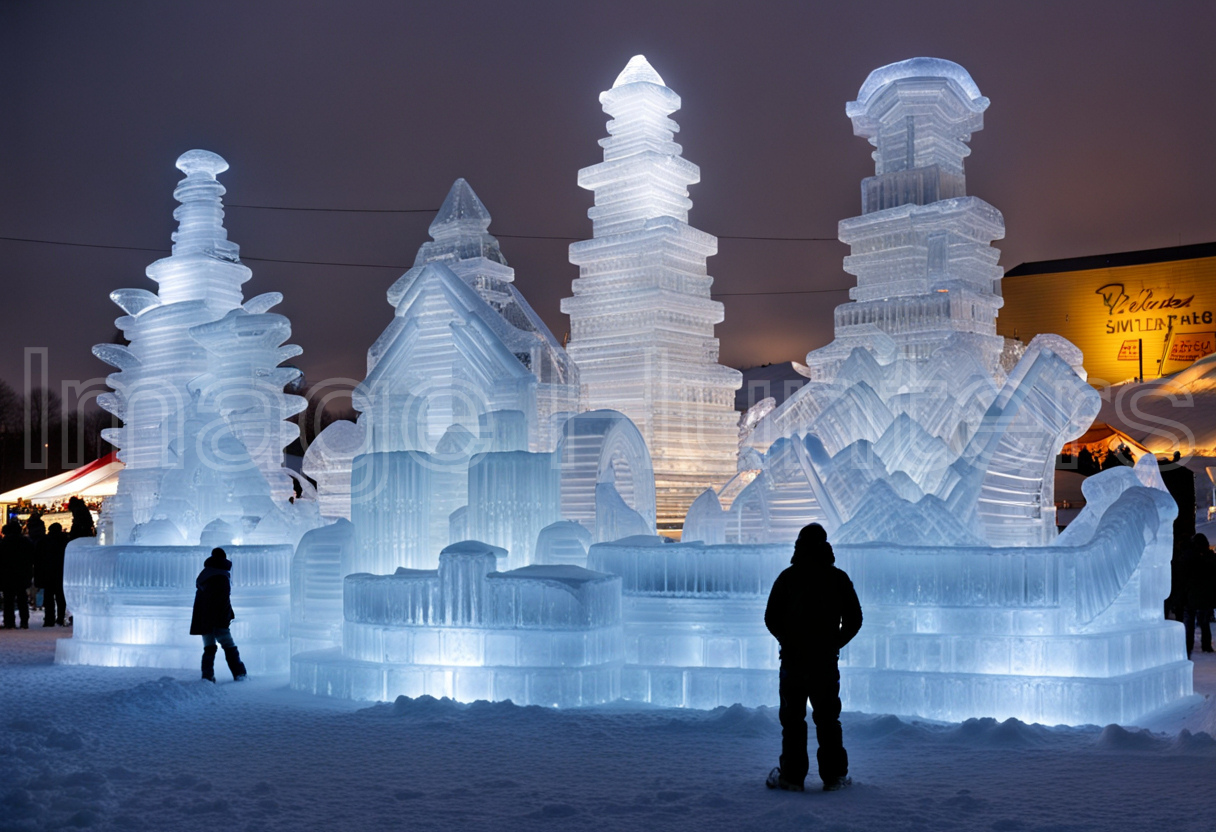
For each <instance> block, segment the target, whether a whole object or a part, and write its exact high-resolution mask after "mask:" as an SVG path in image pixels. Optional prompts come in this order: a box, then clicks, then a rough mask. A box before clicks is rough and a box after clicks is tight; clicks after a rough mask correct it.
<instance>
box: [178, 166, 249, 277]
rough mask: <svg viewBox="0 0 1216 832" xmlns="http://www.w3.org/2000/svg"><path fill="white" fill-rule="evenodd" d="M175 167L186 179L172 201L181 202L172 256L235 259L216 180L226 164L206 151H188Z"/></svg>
mask: <svg viewBox="0 0 1216 832" xmlns="http://www.w3.org/2000/svg"><path fill="white" fill-rule="evenodd" d="M177 168H178V170H180V171H182V172H183V173H184V174H186V178H185V179H183V180H182V181H181V182H179V183H178V185H177V189H176V190H175V191H174V192H173V198H174V199H176V200H177V201H178V202H180V203H181V206H180V207H178V208H177V210H175V211H174V212H173V218H174V219H175V220H177V222H178V227H177V231H176V232H174V234H173V253H174V254H190V253H192V252H196V251H197V252H202V253H204V254H210V255H211V256H213V257H220V258H222V259H224V260H236V259H237V258H238V251H239V247H238V246H237V245H236V243H231V242H229V241H228V232H227V230H226V229H225V228H224V207H223V204H222V202H221V200H220V197H222V196H223V195H224V193H225V190H224V186H223V185H221V184H220V183H219V182H218V181H217V180H216V178H215V177H216V176H217V175H218V174H221V173H223V172H224V171H226V170H228V163H227V162H226V161H224V158H223V157H222V156H220V155H219V154H216V153H212V152H211V151H209V150H188V151H186V152H185V153H183V154H182V155H181V156H179V157H178V159H177Z"/></svg>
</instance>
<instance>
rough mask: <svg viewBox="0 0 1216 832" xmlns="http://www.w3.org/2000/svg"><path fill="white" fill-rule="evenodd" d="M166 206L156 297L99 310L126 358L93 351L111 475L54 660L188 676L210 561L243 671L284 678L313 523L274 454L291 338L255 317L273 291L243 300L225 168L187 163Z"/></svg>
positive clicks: (78, 544) (70, 578)
mask: <svg viewBox="0 0 1216 832" xmlns="http://www.w3.org/2000/svg"><path fill="white" fill-rule="evenodd" d="M177 167H178V168H179V169H180V170H181V171H182V172H183V173H185V174H186V177H185V179H183V180H182V181H181V182H180V183H179V184H178V186H177V189H176V190H175V191H174V197H175V198H176V199H177V200H178V201H179V202H180V203H181V205H180V207H179V208H178V209H177V210H176V211H175V212H174V217H175V218H176V219H177V221H178V230H177V232H176V233H175V234H174V235H173V252H172V254H171V256H169V257H166V258H164V259H161V260H158V261H156V262H155V263H153V264H152V265H151V266H149V267H148V277H150V278H151V279H152V280H153V281H155V282H156V283H157V284H158V292H157V293H155V294H154V293H152V292H149V291H147V290H145V289H121V290H119V291H116V292H114V293H112V294H111V296H110V297H111V298H112V299H113V300H114V302H115V303H117V304H118V305H119V306H120V307H121V308H122V310H123V311H124V312H125V313H126V314H125V315H124V316H123V317H120V318H119V319H118V321H117V325H118V327H119V328H120V329H121V330H122V331H123V334H124V336H125V337H126V338H127V339H128V340H129V342H130V345H129V346H120V345H117V344H101V345H98V346H97V347H94V349H93V352H94V354H95V355H96V356H97V357H98V358H101V359H102V360H104V361H106V362H107V363H109V364H111V365H113V366H114V367H116V368H117V369H118V372H115V373H113V374H111V375H110V376H109V379H108V381H109V383H110V386H111V388H112V390H113V392H112V393H108V394H106V395H104V396H102V397H101V399H100V404H101V405H102V406H103V407H104V408H105V409H107V410H109V411H110V412H111V413H113V414H114V415H115V416H118V417H119V418H120V419H122V421H123V426H122V427H121V428H112V429H109V430H107V431H106V432H105V437H106V439H107V440H108V441H110V442H111V443H113V444H114V445H115V446H117V447H118V448H119V449H120V450H119V457H120V459H122V460H123V462H124V463H125V468H124V470H123V471H122V472H121V473H120V474H119V480H118V492H117V494H115V495H114V497H112V498H110V499H109V500H107V501H106V504H105V507H104V509H103V512H102V519H101V523H100V524H99V537H98V539H96V540H94V539H85V538H82V539H79V540H76V541H73V543H72V544H71V545H70V546H69V548H68V553H67V558H66V561H65V575H64V584H65V591H66V594H67V597H68V599H69V601H68V603H69V604H71V608H72V611H73V616H74V618H75V631H74V634H73V637H72V638H71V639H61V640H60V641H59V644H58V648H57V652H56V660H57V661H59V662H63V663H69V664H103V665H150V666H156V667H197V665H198V641H197V637H191V636H190V635H189V626H190V614H191V606H192V604H193V600H194V577H195V575H197V574H198V571H199V570H200V569H201V568H202V564H203V560H204V559H205V558H206V557H207V555H208V554H209V553H210V550H211V548H212V547H214V546H223V547H224V548H225V549H226V550H227V552H228V555H229V558H230V559H231V560H232V562H233V594H232V604H233V607H234V609H235V610H236V613H237V621H236V622H235V623H234V624H233V635H234V637H235V638H236V640H237V642H238V644H239V645H240V647H241V649H242V651H243V656H244V657H245V661H246V664H247V665H248V666H249V667H250V669H251V671H253V672H262V671H266V670H285V669H286V667H287V660H288V655H289V654H288V645H287V621H288V567H289V564H290V559H291V553H292V549H293V547H294V544H295V542H296V541H297V540H298V539H299V537H300V535H301V534H303V533H304V531H306V530H307V529H309V528H311V527H312V526H315V525H317V523H318V522H319V521H320V517H319V514H318V513H317V510H316V503H315V500H312V499H309V498H310V497H311V496H312V494H311V488H310V487H309V486H308V484H307V483H306V482H303V483H301V489H302V490H303V491H304V494H303V497H304V499H301V500H297V501H295V502H294V503H292V502H289V500H288V498H289V497H291V496H292V493H293V486H292V475H291V473H290V472H289V471H288V470H287V469H286V468H285V467H284V466H283V448H284V446H286V445H287V444H288V443H289V442H291V441H292V440H293V439H294V438H295V437H296V435H297V434H298V428H297V427H296V425H294V424H292V423H291V422H288V421H285V420H286V419H287V417H289V416H291V415H293V414H295V413H298V412H299V411H300V410H302V409H303V408H304V400H303V399H302V398H300V397H299V396H294V395H290V394H286V393H284V386H285V385H287V384H288V383H289V382H291V381H292V380H294V379H295V378H296V377H297V376H298V375H299V371H298V370H296V369H293V368H290V367H280V366H279V364H280V363H281V362H283V361H284V360H286V359H288V358H291V357H292V356H295V355H298V354H299V352H300V349H299V347H296V346H293V345H286V346H284V341H286V339H287V338H288V337H289V335H290V333H291V325H290V323H289V322H288V320H287V319H286V318H285V317H283V316H282V315H277V314H274V313H271V312H269V311H268V310H269V309H270V308H272V307H273V306H275V305H276V304H278V303H279V302H280V301H281V300H282V296H281V295H279V294H278V293H277V292H269V293H266V294H263V295H258V296H257V297H254V298H252V299H250V300H248V301H245V300H244V299H243V296H242V291H241V286H242V285H243V284H244V283H245V282H246V281H248V280H249V277H250V270H249V269H248V268H247V267H246V266H244V265H243V264H242V263H241V262H240V259H239V256H238V247H237V245H236V244H235V243H232V242H231V241H229V240H228V238H227V232H226V230H225V229H224V226H223V216H224V212H223V206H222V203H221V201H220V197H221V196H222V195H223V194H224V188H223V186H221V185H220V184H219V182H218V181H217V180H216V176H217V175H218V174H220V173H222V172H223V171H225V170H227V168H228V164H227V162H225V161H224V160H223V159H222V158H220V157H219V156H217V155H216V154H214V153H210V152H208V151H204V150H192V151H189V152H188V153H185V154H183V155H182V156H181V157H180V158H179V159H178V160H177Z"/></svg>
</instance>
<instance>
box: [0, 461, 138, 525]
mask: <svg viewBox="0 0 1216 832" xmlns="http://www.w3.org/2000/svg"><path fill="white" fill-rule="evenodd" d="M122 469H123V464H122V463H121V462H120V461H119V460H118V453H117V452H116V451H112V452H110V453H108V454H106V455H105V456H103V457H101V458H100V459H95V460H93V461H92V462H90V463H88V464H87V465H82V466H81V467H79V468H75V469H73V470H71V471H64V472H63V473H62V474H56V475H55V476H53V477H47V478H46V479H44V480H39V481H38V482H32V483H30V484H29V485H23V486H21V487H19V488H14V489H12V490H10V491H6V492H4V493H3V494H0V508H2V509H3V511H4V517H5V518H6V519H7V518H9V517H13V516H16V517H17V519H19V520H23V521H24V520H25V519H26V517H27V516H28V514H29V511H28V509H22V508H19V507H24V506H27V505H35V506H38V507H39V508H40V509H41V510H42V518H43V521H44V522H45V523H46V524H47V525H48V526H49V525H50V524H51V523H60V524H62V525H63V527H64V529H67V528H69V527H70V526H71V515H69V514H68V511H67V508H66V506H67V502H68V500H69V499H70V498H71V497H79V498H81V499H82V500H84V501H85V503H86V504H88V506H89V509H90V510H91V511H92V512H93V520H94V522H96V521H97V514H98V510H99V508H100V505H101V502H102V501H103V500H105V499H106V498H107V497H110V496H112V495H113V494H114V492H115V491H116V490H117V488H118V472H119V471H121V470H122Z"/></svg>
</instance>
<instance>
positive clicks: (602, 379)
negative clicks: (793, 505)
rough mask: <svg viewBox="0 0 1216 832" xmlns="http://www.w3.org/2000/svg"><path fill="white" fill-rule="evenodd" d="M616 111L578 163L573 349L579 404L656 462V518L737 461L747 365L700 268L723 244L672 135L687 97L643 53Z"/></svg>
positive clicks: (695, 173) (614, 102)
mask: <svg viewBox="0 0 1216 832" xmlns="http://www.w3.org/2000/svg"><path fill="white" fill-rule="evenodd" d="M600 103H601V104H602V105H603V108H604V112H606V113H607V114H608V115H610V116H612V120H611V121H609V122H608V134H609V135H608V137H607V138H605V139H602V140H601V141H600V145H601V146H602V147H603V148H604V161H603V162H602V163H600V164H597V165H592V166H591V167H588V168H584V169H583V170H581V171H579V179H578V181H579V185H580V186H581V187H583V188H586V189H588V190H591V191H594V192H595V205H594V207H592V208H591V209H590V210H589V211H588V212H587V215H588V216H589V217H590V218H591V220H592V223H593V233H594V237H593V239H591V240H586V241H583V242H579V243H574V244H573V245H571V246H570V262H571V263H574V264H575V265H577V266H579V269H580V275H579V278H578V279H576V280H575V281H574V282H573V284H572V286H571V289H572V291H573V296H572V297H568V298H565V299H564V300H563V301H562V311H563V312H565V313H567V314H568V315H569V316H570V341H569V343H568V345H567V349H568V350H569V352H570V357H571V358H573V359H574V361H575V363H576V364H578V367H579V372H580V375H581V378H582V392H581V396H580V408H581V409H582V410H597V409H601V408H605V409H614V410H619V411H621V412H623V413H625V414H626V415H627V416H628V417H629V418H630V419H632V420H633V421H634V422H635V423H636V424H637V427H638V429H639V430H640V431H641V433H642V435H643V437H644V438H645V441H646V443H647V445H648V447H649V448H650V453H651V456H652V458H653V461H654V472H655V489H656V494H657V497H658V513H659V517H658V523H659V526H660V528H663V529H666V530H675V529H678V528H679V527H680V524H681V522H682V520H683V517H684V514H685V513H686V512H687V511H688V507H689V506H690V505H691V504H692V502H693V500H695V499H696V498H697V496H698V495H699V494H700V493H701V492H702V491H704V490H705V488H707V487H719V486H721V485H722V483H724V482H725V481H726V480H727V479H729V478H730V477H731V476H732V475H733V474H734V473H735V470H736V461H735V457H736V453H737V450H738V446H737V440H738V420H739V419H738V414H736V413H735V411H734V391H735V390H737V389H738V388H739V386H740V384H741V383H742V378H741V376H740V375H739V373H738V372H736V371H735V370H732V369H730V368H728V367H724V366H722V365H720V364H719V363H718V341H717V339H716V338H714V325H715V324H717V323H721V321H722V318H723V307H722V304H720V303H718V302H717V301H715V300H713V299H712V298H711V297H710V286H711V285H712V284H713V278H711V277H710V276H709V275H708V274H707V272H706V267H705V260H706V258H707V257H709V256H711V255H713V254H715V253H717V247H718V244H717V240H716V239H715V238H714V237H713V236H712V235H710V234H706V233H705V232H703V231H698V230H697V229H695V228H693V227H692V226H690V225H689V224H688V211H689V209H690V208H691V207H692V200H690V199H689V197H688V186H689V185H691V184H693V183H696V182H698V181H700V178H701V172H700V170H699V169H698V168H697V166H696V165H694V164H692V163H691V162H688V161H686V160H685V159H684V158H683V157H682V156H681V155H680V154H681V152H682V149H681V147H680V145H678V144H677V143H676V142H675V141H674V140H673V139H674V134H675V132H676V131H677V130H679V125H677V124H676V123H675V122H674V121H672V120H671V119H670V118H668V114H670V113H673V112H675V111H676V110H678V109H679V108H680V96H678V95H676V93H675V92H673V91H672V90H671V89H669V88H668V87H667V86H666V85H665V84H664V83H663V79H662V78H661V77H659V74H658V73H657V72H655V71H654V69H653V67H651V66H650V64H649V63H648V62H647V61H646V59H645V58H644V57H642V56H641V55H638V56H636V57H634V58H633V59H632V60H630V61H629V64H628V65H627V66H626V67H625V69H624V70H623V71H622V72H621V73H620V75H619V76H618V77H617V79H616V82H615V83H614V84H613V85H612V88H611V89H608V90H605V91H604V92H603V93H601V94H600Z"/></svg>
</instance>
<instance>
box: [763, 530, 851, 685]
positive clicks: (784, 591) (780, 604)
mask: <svg viewBox="0 0 1216 832" xmlns="http://www.w3.org/2000/svg"><path fill="white" fill-rule="evenodd" d="M835 563H836V556H835V554H833V552H832V546H831V544H830V543H828V542H827V541H811V540H804V539H802V537H801V536H800V539H799V540H798V543H797V544H796V545H795V546H794V556H793V558H791V559H790V566H789V567H787V568H786V569H785V571H783V572H782V573H781V574H780V575H778V576H777V580H776V581H774V582H773V588H772V591H771V592H769V596H768V606H767V607H766V609H765V610H764V624H765V626H766V627H768V631H769V632H770V633H772V634H773V636H774V637H775V638H776V639H777V641H778V643H780V645H781V661H782V663H783V664H787V663H790V662H794V663H806V662H814V661H822V660H831V661H835V660H836V658H837V656H838V654H839V652H840V648H841V647H844V646H845V645H846V644H848V643H849V642H850V641H851V640H852V639H853V636H855V635H857V631H858V630H860V629H861V602H860V601H858V600H857V592H856V590H854V589H853V582H852V581H850V580H849V576H848V575H846V574H845V573H844V571H843V570H841V569H837V568H836V566H835V565H834V564H835Z"/></svg>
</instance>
